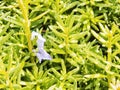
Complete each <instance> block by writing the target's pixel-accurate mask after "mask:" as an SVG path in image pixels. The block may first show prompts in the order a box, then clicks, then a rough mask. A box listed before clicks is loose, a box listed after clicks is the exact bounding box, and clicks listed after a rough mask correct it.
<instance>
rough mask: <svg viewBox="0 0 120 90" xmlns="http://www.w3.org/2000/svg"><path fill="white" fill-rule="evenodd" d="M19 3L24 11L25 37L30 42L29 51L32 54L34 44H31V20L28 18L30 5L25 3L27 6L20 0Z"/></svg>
mask: <svg viewBox="0 0 120 90" xmlns="http://www.w3.org/2000/svg"><path fill="white" fill-rule="evenodd" d="M18 3H19V7H20V9H21V10H22V15H23V18H24V22H23V25H24V30H25V35H26V38H27V42H28V49H29V51H30V52H32V43H31V40H30V38H31V32H30V20H29V18H28V3H25V4H27V5H24V3H23V0H18Z"/></svg>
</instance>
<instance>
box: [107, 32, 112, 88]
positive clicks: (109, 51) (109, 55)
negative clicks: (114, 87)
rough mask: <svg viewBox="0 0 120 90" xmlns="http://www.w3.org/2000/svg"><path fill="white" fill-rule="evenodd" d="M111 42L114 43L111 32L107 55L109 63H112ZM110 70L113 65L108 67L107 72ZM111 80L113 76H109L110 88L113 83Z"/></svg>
mask: <svg viewBox="0 0 120 90" xmlns="http://www.w3.org/2000/svg"><path fill="white" fill-rule="evenodd" d="M111 42H112V33H111V31H110V32H109V33H108V51H107V52H108V55H107V57H108V62H111V61H112V60H111V53H112V44H111ZM110 69H111V65H110V64H108V65H107V70H108V71H110ZM111 80H112V76H111V75H108V84H109V87H110V83H111Z"/></svg>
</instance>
